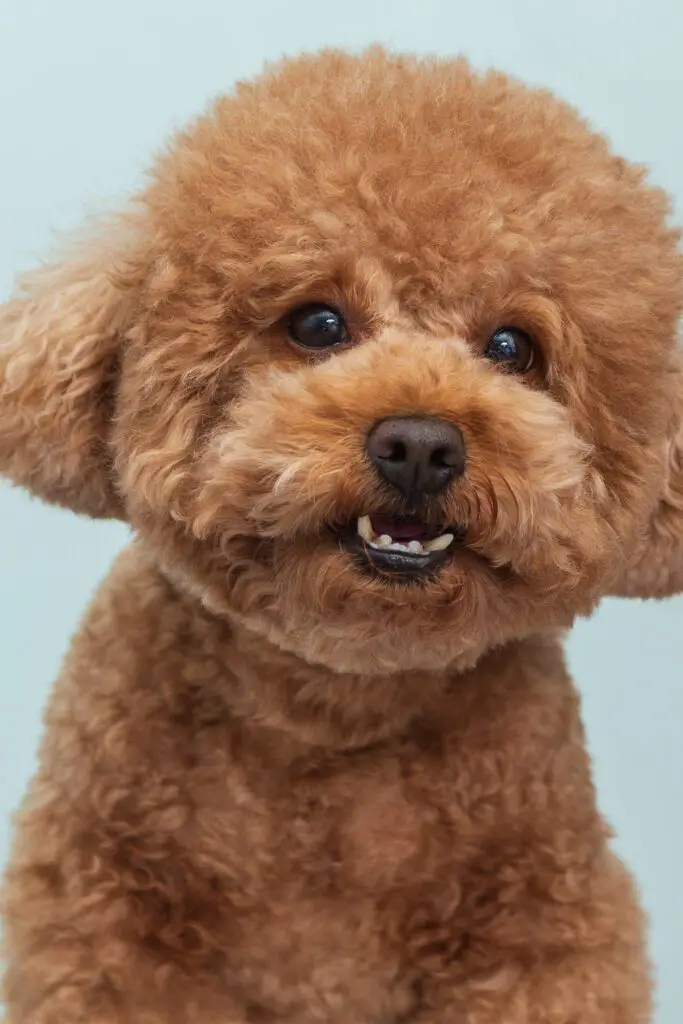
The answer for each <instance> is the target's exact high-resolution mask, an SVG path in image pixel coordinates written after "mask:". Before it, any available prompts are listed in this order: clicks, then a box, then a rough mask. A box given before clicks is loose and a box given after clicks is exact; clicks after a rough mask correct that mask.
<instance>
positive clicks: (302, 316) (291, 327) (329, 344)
mask: <svg viewBox="0 0 683 1024" xmlns="http://www.w3.org/2000/svg"><path fill="white" fill-rule="evenodd" d="M287 330H288V332H289V336H290V338H291V339H292V341H294V342H295V343H296V344H297V345H298V346H299V347H300V348H306V349H311V350H312V351H319V350H321V349H325V348H333V347H334V346H335V345H343V344H345V343H346V342H347V341H348V340H349V331H348V328H347V326H346V321H345V320H344V317H343V316H342V315H341V313H340V312H339V310H337V309H333V308H332V306H326V305H324V304H323V303H321V302H312V303H309V304H308V305H307V306H299V308H298V309H295V310H294V311H293V312H292V313H290V316H289V319H288V321H287Z"/></svg>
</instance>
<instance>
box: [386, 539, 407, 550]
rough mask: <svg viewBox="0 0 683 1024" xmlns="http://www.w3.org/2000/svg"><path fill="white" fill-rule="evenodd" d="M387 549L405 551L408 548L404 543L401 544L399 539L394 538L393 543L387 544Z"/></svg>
mask: <svg viewBox="0 0 683 1024" xmlns="http://www.w3.org/2000/svg"><path fill="white" fill-rule="evenodd" d="M389 551H405V552H407V551H408V548H407V547H406V545H405V544H401V542H400V541H398V540H395V541H394V543H393V544H390V545H389Z"/></svg>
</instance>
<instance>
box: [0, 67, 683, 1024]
mask: <svg viewBox="0 0 683 1024" xmlns="http://www.w3.org/2000/svg"><path fill="white" fill-rule="evenodd" d="M668 218H669V205H668V201H667V198H666V196H665V195H664V194H662V193H661V192H660V191H659V190H658V189H656V188H654V187H652V186H651V185H649V184H648V182H647V179H646V176H645V174H644V172H643V170H642V169H641V168H638V167H634V166H631V165H630V164H628V163H627V162H625V161H624V160H622V159H619V158H618V157H616V156H614V155H613V154H612V153H611V151H610V149H609V147H608V145H607V143H606V142H605V141H604V140H603V139H602V138H601V137H600V136H598V135H596V134H595V133H594V132H592V131H591V129H590V128H589V126H588V125H587V124H586V123H585V122H584V121H582V120H581V119H580V118H579V117H578V115H577V114H576V113H575V112H574V111H573V110H571V109H569V108H568V107H567V106H565V105H563V104H562V103H560V102H558V101H557V100H555V99H553V98H552V97H551V96H550V95H548V94H547V93H545V92H541V91H535V90H530V89H527V88H525V87H524V86H522V85H520V84H519V83H517V82H514V81H511V80H510V79H509V78H507V77H505V76H503V75H500V74H493V73H491V74H487V75H484V76H479V75H477V74H475V73H474V72H473V71H472V70H471V69H470V68H469V66H468V65H467V64H466V63H465V62H464V61H462V60H457V61H443V62H440V61H433V60H417V59H412V58H403V57H396V56H392V55H387V54H386V53H384V52H382V51H380V50H372V51H370V52H367V53H365V54H363V55H361V56H348V55H344V54H340V53H336V52H326V53H323V54H319V55H315V56H306V57H303V58H299V59H296V60H292V61H287V62H284V63H283V64H281V65H278V66H277V67H275V68H272V69H269V70H268V71H267V72H266V73H265V74H264V75H263V76H262V77H261V78H260V79H259V80H257V81H256V82H254V83H250V84H243V85H240V86H239V87H238V88H237V90H236V92H235V93H234V95H231V96H228V97H226V98H222V99H220V100H219V101H218V102H217V103H215V105H214V106H213V107H212V109H211V110H210V111H209V112H208V113H207V114H206V116H204V117H202V118H200V119H199V120H198V121H197V122H196V123H195V124H194V125H193V126H192V127H191V128H190V129H189V130H187V131H185V132H182V133H180V134H179V135H178V136H177V137H176V138H175V139H174V140H173V142H172V144H171V146H170V147H169V149H168V150H167V151H166V152H165V153H164V154H162V156H161V157H160V159H159V161H158V163H157V165H156V167H155V168H154V170H153V173H152V174H151V176H150V178H149V180H148V181H147V182H146V184H145V186H144V188H143V189H142V190H141V192H140V194H139V195H138V196H136V197H135V199H134V201H133V202H132V203H131V206H130V209H129V210H128V211H127V212H126V213H125V215H123V216H121V217H120V218H119V219H117V220H116V221H115V222H113V223H112V224H109V225H105V226H103V227H102V228H98V231H97V233H96V234H95V236H94V237H93V238H90V239H86V240H84V241H83V242H82V243H79V245H78V247H77V249H76V251H75V252H73V253H68V254H66V255H65V257H64V258H63V259H62V260H61V261H60V262H57V263H56V264H55V265H54V266H52V267H48V268H46V269H44V270H41V271H38V272H37V273H36V274H34V275H32V276H30V277H29V278H28V279H27V280H26V281H25V282H23V284H22V285H21V286H20V287H19V289H18V290H17V293H16V295H15V297H13V298H12V299H11V300H10V301H9V302H8V303H7V304H6V305H5V306H4V307H3V308H2V310H0V339H1V342H2V345H1V348H0V470H2V472H3V473H5V474H6V475H7V476H9V477H10V478H11V479H12V480H14V481H15V482H16V483H17V484H20V485H23V486H24V487H27V488H28V489H29V490H30V491H32V492H33V493H34V494H37V495H39V496H41V497H42V498H44V499H45V500H47V501H50V502H54V503H57V504H60V505H63V506H67V507H69V508H72V509H74V510H75V511H77V512H80V513H86V514H89V515H92V516H105V517H119V518H121V519H123V520H125V521H127V522H129V523H130V524H131V526H132V528H133V531H134V535H135V539H134V542H133V544H132V546H131V547H130V548H129V549H128V550H127V551H126V552H125V553H124V554H123V555H122V556H121V557H120V559H119V561H118V563H117V564H116V566H115V567H114V569H113V571H112V572H111V575H110V576H109V578H108V580H107V581H106V582H105V583H104V585H103V587H102V589H101V590H100V592H99V594H98V595H97V597H96V598H95V600H94V603H93V604H92V607H91V608H90V610H89V612H88V614H87V616H86V618H85V621H84V622H83V625H82V627H81V629H80V631H79V633H78V635H77V636H76V638H75V640H74V641H73V644H72V648H71V651H70V653H69V655H68V658H67V660H66V663H65V665H64V667H63V670H62V672H61V675H60V677H59V680H58V682H57V684H56V687H55V689H54V692H53V695H52V698H51V701H50V705H49V709H48V712H47V728H46V733H45V738H44V741H43V745H42V750H41V756H40V767H39V770H38V773H37V775H36V777H35V779H34V781H33V783H32V785H31V788H30V792H29V794H28V796H27V798H26V801H25V803H24V806H23V808H22V810H21V812H20V815H19V818H18V822H17V831H16V841H15V845H14V851H13V856H12V859H11V863H10V866H9V870H8V873H7V877H6V881H5V886H4V896H3V915H4V921H5V942H6V960H7V972H6V979H5V987H4V998H5V1001H6V1006H7V1022H8V1024H124V1022H125V1024H162V1022H163V1024H185V1022H188V1024H189V1022H192V1024H246V1022H261V1024H267V1022H277V1021H281V1022H289V1024H307V1022H315V1021H318V1022H329V1024H393V1022H399V1021H404V1022H414V1024H418V1022H419V1024H453V1022H456V1021H457V1022H462V1024H464V1022H467V1024H645V1022H646V1021H648V1020H649V1018H650V981H649V970H648V964H647V954H646V951H645V942H644V926H643V920H642V916H641V913H640V910H639V907H638V900H637V896H636V894H635V891H634V886H633V884H632V882H631V880H630V878H629V875H628V872H627V871H626V870H625V869H624V868H623V866H622V865H621V864H620V863H619V861H618V860H617V859H616V857H615V856H614V854H613V853H612V852H611V850H610V846H609V839H610V836H609V830H608V828H607V827H606V825H605V823H604V822H603V820H602V819H601V817H600V814H599V812H598V810H597V809H596V801H595V796H594V791H593V785H592V780H591V770H590V764H589V759H588V755H587V753H586V750H585V745H584V739H583V732H582V726H581V719H580V709H579V704H578V698H577V695H576V692H575V690H574V687H573V684H572V682H571V680H570V679H569V677H568V675H567V672H566V670H565V667H564V662H563V656H562V648H561V639H562V634H563V632H564V630H566V629H567V628H568V627H569V626H570V625H571V624H572V622H573V621H574V619H575V618H576V617H577V616H583V615H588V614H590V613H591V612H592V610H593V609H594V608H595V606H596V604H597V603H598V601H599V600H600V599H601V598H602V597H603V596H605V595H608V594H622V595H633V596H641V597H646V596H657V597H661V596H665V595H668V594H672V593H674V592H677V591H680V590H682V589H683V426H682V425H683V370H682V366H681V361H680V356H679V353H678V351H677V347H676V329H677V322H678V319H679V316H680V313H681V309H682V307H683V262H682V260H681V255H680V253H679V250H678V241H679V236H678V232H677V231H675V230H674V229H673V227H671V226H670V224H669V219H668ZM310 302H324V303H326V304H328V305H329V306H331V307H334V308H335V309H336V310H340V311H342V312H343V314H344V316H345V318H346V322H347V324H348V325H349V332H350V338H351V343H350V344H345V345H342V346H341V347H340V349H339V351H330V352H329V353H327V354H326V355H325V357H324V358H321V357H320V356H315V357H311V356H310V354H309V355H306V354H304V353H302V352H301V351H300V350H297V349H296V347H295V346H293V345H292V344H291V343H290V341H289V340H288V326H287V324H288V316H289V315H290V312H291V310H292V309H294V308H296V307H300V306H301V305H302V304H305V303H310ZM501 325H514V326H515V327H517V328H519V329H520V330H522V331H524V332H525V334H526V335H529V336H531V338H533V341H534V343H535V345H536V349H537V353H538V358H537V361H536V363H535V365H534V367H533V368H532V369H531V371H530V372H529V373H527V374H524V375H522V374H514V373H510V372H506V371H505V370H504V369H502V368H500V367H499V366H496V365H494V364H493V363H492V362H491V361H490V360H489V359H487V358H485V354H486V351H487V344H488V339H490V338H491V336H492V334H493V333H494V332H495V331H496V330H497V329H499V328H500V327H501ZM416 415H421V416H430V417H437V418H438V419H439V420H440V421H446V422H447V423H448V424H457V425H458V427H459V429H460V431H461V432H462V437H463V438H464V443H465V445H466V453H467V458H466V468H465V472H464V474H463V475H462V477H461V478H460V479H458V480H457V481H456V482H455V483H453V484H452V485H450V486H448V488H446V489H445V490H443V491H442V492H441V493H439V494H436V495H430V496H429V498H426V499H425V500H424V501H423V503H422V505H421V506H420V514H421V516H422V519H423V521H424V522H425V523H427V524H432V525H435V524H444V523H446V524H452V523H455V524H459V526H460V527H462V532H461V534H460V535H459V536H458V537H457V539H456V541H455V542H453V544H452V548H451V556H450V558H447V559H446V560H445V561H444V563H443V565H442V567H441V568H440V570H439V571H438V572H437V573H436V574H435V575H434V576H433V577H428V578H426V579H424V580H422V581H420V582H418V583H415V584H413V585H408V584H407V582H406V581H404V580H403V579H402V578H401V577H392V575H391V574H382V573H378V574H371V573H369V572H366V571H364V570H363V569H362V568H361V567H360V565H359V562H358V561H357V560H356V559H355V558H354V557H352V556H351V555H350V554H349V553H348V552H347V550H346V549H345V548H344V547H343V545H342V546H340V544H339V542H338V538H337V537H335V536H333V535H332V534H331V533H330V528H331V527H334V528H336V527H339V526H341V525H342V524H345V523H353V522H355V520H356V518H357V517H358V516H362V515H364V514H366V513H373V512H377V511H380V512H382V513H383V514H384V513H385V514H388V515H393V516H395V517H396V516H400V515H401V514H402V513H404V512H405V508H406V504H405V501H404V499H403V498H401V497H399V496H398V494H397V493H396V491H395V490H391V489H390V488H388V487H387V486H386V484H385V483H384V482H383V481H382V480H381V479H380V477H379V475H378V474H377V473H376V472H375V470H374V469H373V466H372V465H371V463H370V461H369V459H368V458H367V457H366V452H365V445H366V443H367V441H366V439H367V436H368V432H369V431H370V430H371V429H372V427H373V424H375V423H376V422H377V421H381V420H383V419H385V418H386V417H393V416H416ZM413 511H414V510H413Z"/></svg>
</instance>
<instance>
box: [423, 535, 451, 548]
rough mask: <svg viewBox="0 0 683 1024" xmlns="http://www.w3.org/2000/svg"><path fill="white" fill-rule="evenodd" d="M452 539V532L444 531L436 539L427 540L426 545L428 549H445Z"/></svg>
mask: <svg viewBox="0 0 683 1024" xmlns="http://www.w3.org/2000/svg"><path fill="white" fill-rule="evenodd" d="M452 541H453V534H452V533H442V534H441V536H440V537H435V538H434V540H426V541H425V543H424V546H425V548H426V549H427V551H445V550H446V548H447V547H448V545H449V544H451V543H452Z"/></svg>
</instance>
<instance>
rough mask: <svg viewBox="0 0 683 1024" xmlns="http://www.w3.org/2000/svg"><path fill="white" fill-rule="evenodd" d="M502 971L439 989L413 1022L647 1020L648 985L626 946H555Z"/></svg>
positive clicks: (645, 1023) (592, 1023)
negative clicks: (527, 963) (523, 965)
mask: <svg viewBox="0 0 683 1024" xmlns="http://www.w3.org/2000/svg"><path fill="white" fill-rule="evenodd" d="M512 977H513V975H512V973H511V972H508V971H501V972H500V974H499V975H498V976H497V977H492V978H490V979H489V980H488V981H487V982H476V983H475V982H472V983H470V984H469V985H465V986H463V987H462V988H459V989H458V990H457V991H453V992H451V993H450V996H449V995H448V994H447V993H445V992H444V993H443V997H442V1000H439V1001H438V1003H437V1004H435V1005H434V1007H433V1008H432V1009H430V1010H425V1011H423V1013H422V1014H421V1015H419V1016H418V1017H417V1019H416V1021H415V1024H463V1022H464V1021H466V1022H467V1024H649V1022H650V1021H651V1012H652V1008H651V985H650V978H649V972H648V970H647V967H646V965H645V964H644V962H643V959H642V957H641V956H640V954H637V955H634V951H633V949H632V948H630V949H613V950H611V951H609V952H607V951H599V950H596V951H594V952H590V953H585V954H581V955H577V954H571V953H568V954H567V955H566V956H563V955H562V954H561V953H560V952H557V953H556V954H555V955H554V956H553V958H552V961H550V960H548V961H547V962H545V963H542V962H539V963H538V964H536V965H535V966H533V967H530V968H527V969H526V970H524V971H523V972H521V971H520V973H519V974H518V975H517V977H516V980H512Z"/></svg>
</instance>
